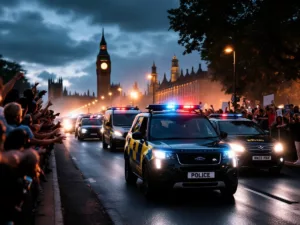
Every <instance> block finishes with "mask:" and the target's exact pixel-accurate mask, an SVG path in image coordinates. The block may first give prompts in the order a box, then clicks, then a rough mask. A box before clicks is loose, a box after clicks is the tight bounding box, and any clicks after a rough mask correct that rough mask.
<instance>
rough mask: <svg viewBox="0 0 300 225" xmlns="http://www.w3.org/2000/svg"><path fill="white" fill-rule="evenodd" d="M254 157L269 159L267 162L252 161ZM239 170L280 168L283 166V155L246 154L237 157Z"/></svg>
mask: <svg viewBox="0 0 300 225" xmlns="http://www.w3.org/2000/svg"><path fill="white" fill-rule="evenodd" d="M254 156H262V157H265V156H267V157H271V158H270V159H268V160H254V159H253V157H254ZM238 165H239V167H240V168H257V169H268V168H272V167H282V166H283V165H284V155H283V154H275V153H263V154H262V153H252V152H251V153H250V152H247V153H246V154H243V155H241V156H239V157H238Z"/></svg>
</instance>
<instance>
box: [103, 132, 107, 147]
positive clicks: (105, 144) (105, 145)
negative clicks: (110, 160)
mask: <svg viewBox="0 0 300 225" xmlns="http://www.w3.org/2000/svg"><path fill="white" fill-rule="evenodd" d="M102 148H103V149H107V148H108V144H107V143H106V142H105V138H104V135H103V136H102Z"/></svg>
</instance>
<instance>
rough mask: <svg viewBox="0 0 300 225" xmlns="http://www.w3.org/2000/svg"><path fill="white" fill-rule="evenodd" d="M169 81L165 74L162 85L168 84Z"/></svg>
mask: <svg viewBox="0 0 300 225" xmlns="http://www.w3.org/2000/svg"><path fill="white" fill-rule="evenodd" d="M167 82H168V81H167V75H166V73H164V79H163V81H162V83H167Z"/></svg>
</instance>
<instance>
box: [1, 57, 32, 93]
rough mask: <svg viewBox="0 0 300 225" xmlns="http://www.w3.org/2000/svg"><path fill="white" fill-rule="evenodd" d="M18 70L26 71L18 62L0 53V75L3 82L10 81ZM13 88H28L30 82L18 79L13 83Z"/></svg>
mask: <svg viewBox="0 0 300 225" xmlns="http://www.w3.org/2000/svg"><path fill="white" fill-rule="evenodd" d="M20 71H23V72H24V73H26V71H25V70H24V69H23V68H22V66H21V65H20V64H18V63H16V62H11V61H8V60H6V59H4V58H3V57H2V55H0V77H1V78H2V79H3V83H4V84H5V83H7V82H8V81H10V80H11V79H12V78H13V77H14V76H15V75H16V74H17V72H20ZM15 88H16V89H18V90H19V91H21V92H22V91H23V90H25V89H27V88H30V84H29V83H28V81H27V80H26V79H23V80H18V81H17V82H16V84H15Z"/></svg>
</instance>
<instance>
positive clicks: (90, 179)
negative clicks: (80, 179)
mask: <svg viewBox="0 0 300 225" xmlns="http://www.w3.org/2000/svg"><path fill="white" fill-rule="evenodd" d="M86 180H87V181H88V182H89V183H91V184H92V183H96V180H95V179H93V178H88V179H86Z"/></svg>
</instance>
